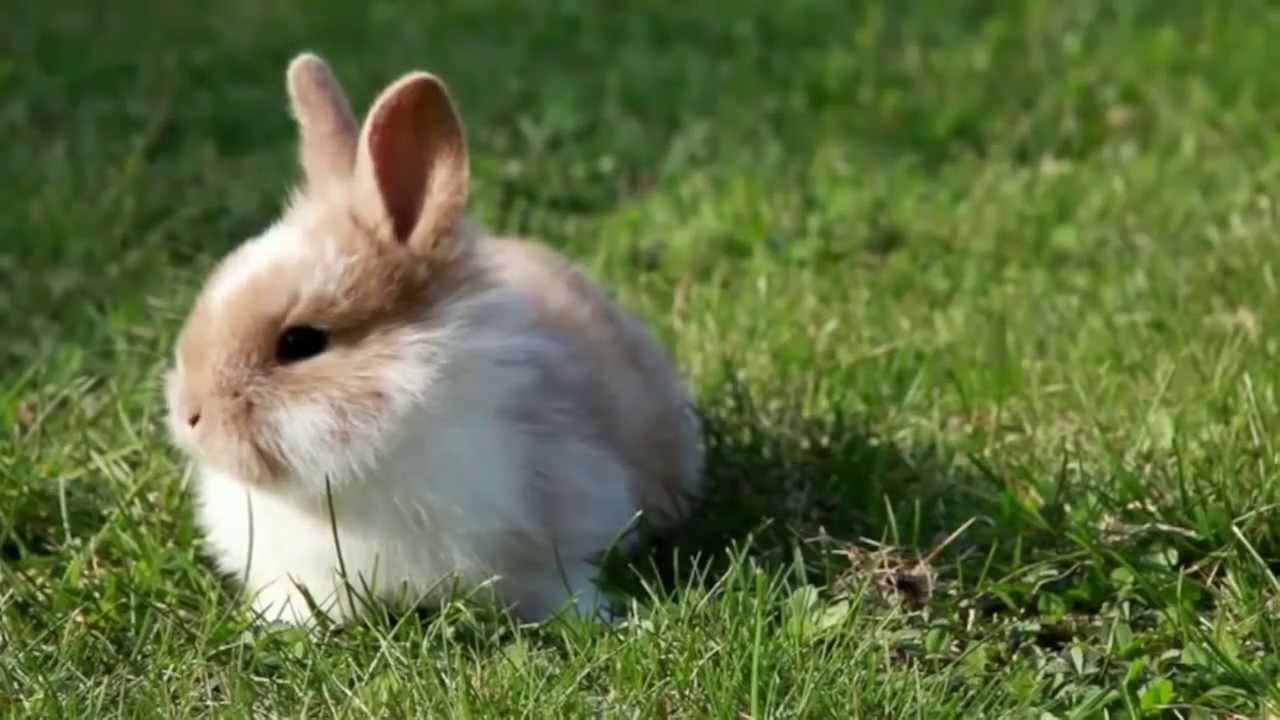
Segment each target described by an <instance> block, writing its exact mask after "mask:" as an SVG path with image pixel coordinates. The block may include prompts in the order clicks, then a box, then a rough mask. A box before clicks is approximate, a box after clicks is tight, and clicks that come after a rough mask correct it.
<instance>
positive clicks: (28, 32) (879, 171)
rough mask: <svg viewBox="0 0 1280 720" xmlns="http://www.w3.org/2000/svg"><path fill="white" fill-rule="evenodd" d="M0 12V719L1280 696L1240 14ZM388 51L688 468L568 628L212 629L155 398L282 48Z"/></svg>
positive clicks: (1271, 416)
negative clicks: (653, 532) (607, 585)
mask: <svg viewBox="0 0 1280 720" xmlns="http://www.w3.org/2000/svg"><path fill="white" fill-rule="evenodd" d="M631 5H632V6H633V9H632V10H623V9H621V7H620V4H616V3H605V2H594V3H593V2H585V1H580V0H554V1H551V2H545V3H513V2H498V1H496V0H471V1H465V0H451V1H448V2H446V1H444V0H435V1H433V2H409V1H408V0H402V1H399V2H393V1H391V0H373V1H372V2H368V3H344V2H338V1H337V0H328V1H327V2H314V3H302V2H274V3H259V2H254V1H253V0H227V1H226V2H222V3H207V4H205V5H203V6H201V7H200V8H197V7H196V6H195V5H191V4H187V3H174V4H169V5H162V4H159V3H144V2H142V1H141V0H116V1H115V2H110V3H109V2H106V1H105V0H80V1H79V2H66V3H62V2H59V3H41V2H36V0H9V2H8V3H7V4H6V6H5V11H4V13H3V14H4V16H5V20H4V22H3V23H2V24H0V138H3V142H2V147H3V150H2V151H0V188H3V190H2V191H0V337H3V338H4V341H3V342H0V647H2V648H3V649H2V651H0V713H3V714H4V715H5V716H12V717H32V718H52V717H110V716H128V717H166V718H169V717H187V716H208V715H217V716H229V717H236V716H248V715H252V716H255V717H330V716H333V717H365V716H374V717H405V716H419V717H508V716H510V717H517V716H521V717H523V716H528V717H554V718H565V717H636V718H649V717H681V718H683V717H688V718H693V717H699V718H700V717H725V718H739V717H752V718H765V717H811V718H827V717H854V718H961V717H963V718H970V717H973V718H977V717H985V718H1027V719H1028V720H1044V719H1047V718H1121V717H1126V718H1128V717H1133V718H1136V717H1168V718H1234V717H1239V718H1263V717H1269V716H1270V717H1274V716H1275V715H1269V714H1268V713H1280V622H1277V618H1278V617H1280V580H1277V573H1280V447H1278V446H1277V442H1276V440H1277V434H1276V433H1277V430H1278V429H1280V374H1278V373H1277V368H1278V367H1280V315H1277V312H1278V311H1280V279H1278V276H1280V268H1278V267H1277V265H1278V264H1280V262H1278V261H1280V208H1278V207H1277V203H1280V132H1277V129H1278V128H1280V73H1278V72H1277V71H1276V69H1277V68H1278V67H1280V43H1276V42H1275V38H1276V37H1278V36H1280V6H1276V5H1275V4H1273V3H1270V2H1264V0H1230V1H1229V2H1226V1H1224V2H1199V1H1196V0H1128V1H1127V2H1123V3H1117V2H1109V1H1108V0H1072V1H1071V2H1052V1H1050V0H1041V1H1036V0H1026V1H1024V2H1015V1H1013V0H1010V1H1009V2H998V1H996V0H919V1H917V2H900V1H897V0H869V1H866V2H854V1H853V0H846V1H845V2H839V1H834V0H826V1H819V0H794V1H792V2H786V3H774V2H767V1H766V0H735V1H734V2H730V1H729V0H715V1H712V2H703V3H697V2H679V3H678V2H667V1H665V0H663V1H659V0H653V1H651V2H648V3H632V4H631ZM301 49H313V50H316V51H319V52H321V53H323V54H325V55H326V56H327V57H328V58H329V59H330V60H331V62H332V63H333V65H334V68H335V70H336V71H337V73H338V74H339V76H340V77H341V78H342V79H343V81H344V82H345V83H346V84H347V86H348V88H349V90H350V91H351V93H352V97H353V101H354V102H355V104H356V105H357V106H358V107H360V108H364V107H365V106H367V104H368V103H369V101H370V100H371V99H372V97H373V94H374V93H375V92H376V91H377V90H378V89H379V88H381V87H382V85H383V84H385V83H386V82H387V81H389V80H390V79H392V78H393V77H395V76H397V75H398V74H399V73H401V72H403V71H405V70H408V69H411V68H424V69H429V70H432V71H434V72H436V73H438V74H440V75H441V76H443V77H444V78H445V79H446V81H447V82H448V83H449V85H450V87H451V88H452V90H453V93H454V95H455V97H456V99H457V101H458V103H459V105H460V107H461V111H462V113H463V116H464V118H465V120H466V122H467V125H468V133H469V139H470V143H471V147H472V153H473V160H474V168H473V177H474V194H473V200H474V201H473V208H472V209H473V212H474V215H475V216H476V217H477V218H479V219H481V220H483V221H484V222H486V223H488V224H489V225H490V226H492V227H494V228H497V229H499V230H502V231H506V232H519V233H524V234H529V235H534V236H537V237H540V238H542V239H544V240H546V241H547V242H549V243H551V244H553V245H554V246H555V247H557V248H560V249H562V250H563V251H564V252H566V253H567V254H569V255H570V256H572V257H573V258H575V259H577V260H579V261H580V262H581V263H583V264H584V265H585V266H586V267H588V268H589V269H590V270H591V271H592V272H593V273H595V274H596V275H597V276H598V277H599V278H601V279H602V280H603V281H605V282H606V283H607V284H608V286H609V287H610V288H611V289H612V290H613V292H614V293H615V294H616V296H617V297H618V298H619V299H620V300H622V301H623V302H625V303H626V304H627V305H628V306H630V307H631V308H633V309H634V310H635V311H636V312H637V313H638V314H640V315H641V316H642V317H644V318H645V319H646V320H648V321H649V322H650V323H651V324H652V325H653V326H654V327H655V328H656V329H657V331H658V332H659V334H660V335H661V337H662V338H663V340H664V341H666V342H667V343H668V345H669V347H670V348H671V350H672V352H673V353H674V355H675V356H676V358H678V360H679V364H680V366H681V368H682V369H683V371H684V373H685V374H686V376H687V377H688V378H689V380H690V382H691V384H692V386H693V387H694V389H695V394H696V397H697V402H698V405H699V406H700V408H701V411H702V413H703V414H704V415H705V416H706V418H707V424H708V439H709V453H710V454H709V468H708V472H709V476H710V481H711V483H712V488H713V490H712V492H711V493H710V495H709V497H708V498H707V499H706V501H705V503H704V504H703V506H702V507H701V508H700V510H699V511H698V514H697V516H696V517H695V518H694V519H693V521H692V522H690V523H689V525H688V527H687V528H685V529H684V530H683V531H682V532H680V533H678V534H677V535H676V536H674V537H672V538H668V539H666V540H664V541H663V542H660V543H657V544H655V545H654V546H653V547H651V548H648V549H646V551H645V552H644V553H642V554H641V555H640V556H639V557H638V558H636V559H635V561H634V562H633V563H632V564H631V565H630V566H620V567H615V568H613V569H612V571H611V587H612V588H613V590H614V591H615V592H616V594H617V596H618V597H619V598H620V602H626V603H629V604H630V605H631V607H632V612H631V614H630V616H629V619H628V620H627V621H625V622H623V623H620V624H618V625H616V626H612V627H609V626H604V625H598V624H590V623H583V622H574V621H570V620H567V619H565V620H554V621H551V622H549V623H546V624H544V625H541V626H536V627H527V626H518V625H517V624H516V623H515V622H514V621H513V620H512V619H511V618H510V617H507V616H504V615H499V614H495V613H493V612H490V611H487V610H485V609H483V608H482V607H479V606H476V605H474V604H470V603H467V602H465V601H464V600H459V601H458V602H456V603H453V604H451V605H450V606H449V607H448V608H447V609H446V610H445V611H444V612H442V613H439V614H435V613H433V614H425V613H424V614H420V615H411V616H407V617H399V618H391V617H380V618H376V619H372V620H370V621H368V622H367V623H363V624H360V625H358V626H354V627H350V628H346V629H343V630H330V631H323V632H317V633H315V634H313V635H308V634H306V633H304V632H302V631H299V630H290V629H280V628H270V629H268V628H261V627H256V626H254V625H253V624H252V623H251V622H250V615H249V613H248V612H247V611H246V610H245V608H244V607H243V606H242V605H241V604H240V602H239V601H238V598H237V596H236V594H235V592H234V589H233V588H232V587H231V586H230V585H229V584H227V583H226V582H225V581H224V580H223V579H222V578H220V577H219V576H218V575H216V574H215V573H214V572H213V571H212V570H211V567H210V565H209V563H208V562H207V560H206V558H205V557H204V556H203V555H202V554H201V549H200V543H199V538H198V536H197V535H196V534H195V532H194V530H193V527H192V522H191V507H190V500H189V498H188V496H187V495H186V492H185V490H184V483H185V480H186V475H185V472H186V471H185V469H184V467H183V464H182V462H181V460H180V459H179V457H178V456H177V454H176V453H175V452H174V451H172V450H171V449H170V448H169V445H168V443H167V441H166V438H165V434H164V431H163V425H162V422H161V419H162V415H163V402H162V398H161V393H160V383H159V376H160V373H161V372H162V371H163V369H164V368H165V366H166V364H167V363H168V361H169V353H170V348H171V343H172V341H173V337H174V334H175V332H176V330H177V326H178V323H179V322H180V321H181V319H182V316H183V315H184V313H185V310H186V305H187V303H188V302H189V301H190V299H191V297H192V296H193V294H194V292H195V291H196V289H197V287H198V284H199V282H200V279H201V278H202V277H203V274H204V273H205V271H206V270H207V269H208V268H209V266H210V264H211V263H212V262H213V261H214V260H215V259H216V258H217V257H218V256H219V255H220V254H222V253H224V252H225V251H227V250H228V249H229V248H231V247H233V246H234V245H235V244H236V243H237V242H239V241H240V240H242V239H244V238H246V237H248V236H249V235H251V234H253V233H254V232H256V231H257V230H258V229H260V228H261V227H262V226H263V225H264V224H265V223H266V222H268V221H270V220H271V219H272V217H273V216H274V214H275V213H276V212H277V211H278V210H279V208H280V206H281V203H282V201H283V199H284V197H285V193H286V191H287V189H288V185H289V183H290V182H291V181H292V179H293V178H294V177H295V158H294V146H293V142H294V130H293V125H292V122H291V120H290V118H289V116H288V114H287V104H286V102H285V96H284V88H283V72H284V67H285V64H286V63H287V61H288V60H289V58H290V57H291V56H292V55H293V54H294V53H295V52H296V51H298V50H301Z"/></svg>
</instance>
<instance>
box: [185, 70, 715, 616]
mask: <svg viewBox="0 0 1280 720" xmlns="http://www.w3.org/2000/svg"><path fill="white" fill-rule="evenodd" d="M290 89H291V93H292V97H293V99H294V105H295V112H297V113H298V115H299V122H300V124H301V126H302V129H303V164H304V167H305V168H306V170H307V172H308V185H307V188H306V189H305V191H304V192H301V193H299V194H298V195H297V196H296V197H295V201H294V203H293V204H292V206H291V208H290V210H289V211H288V212H287V213H286V214H285V216H284V218H282V220H281V221H280V222H279V223H277V224H276V225H275V226H273V227H272V228H271V229H269V230H268V231H267V232H266V233H264V234H263V235H262V236H260V237H259V238H256V239H254V240H252V241H250V242H249V243H246V244H245V245H243V246H242V247H241V248H239V249H238V250H237V251H235V252H234V253H232V255H230V256H229V257H228V258H227V259H226V260H225V261H224V262H223V264H222V265H221V266H220V267H219V268H218V270H217V271H215V273H214V275H213V276H212V277H211V279H210V282H209V284H208V286H207V287H206V289H205V291H204V293H203V294H202V296H201V299H200V300H199V301H198V302H197V305H196V307H195V308H194V309H193V311H192V317H191V318H190V319H189V321H188V324H187V326H186V327H185V328H184V331H183V337H182V338H181V340H180V348H179V352H178V362H177V366H176V368H175V370H174V372H173V374H172V376H171V378H170V381H169V386H168V394H169V405H170V421H171V425H172V427H173V432H174V435H175V438H176V440H177V442H178V444H179V445H180V446H181V447H183V448H184V449H185V450H187V451H188V452H189V453H190V454H191V455H192V456H193V457H194V458H195V459H196V460H197V462H198V464H199V465H200V469H199V472H198V474H197V489H196V500H197V503H196V505H197V520H198V522H199V525H200V527H201V528H202V530H203V531H204V533H205V536H206V541H207V544H208V547H209V549H210V550H211V553H212V554H213V555H214V557H215V558H216V560H217V562H218V564H219V566H220V567H221V568H222V569H223V570H224V571H226V572H227V573H228V574H231V575H234V576H237V577H242V578H244V579H245V580H246V584H247V588H246V589H247V590H248V591H249V592H250V593H252V594H253V596H254V604H255V607H256V608H258V609H259V610H261V611H262V612H263V613H264V614H265V615H266V616H267V617H268V618H282V619H286V620H288V619H293V620H305V619H306V618H308V617H309V616H310V609H309V606H308V604H307V603H306V602H304V599H303V593H302V590H301V589H300V588H301V587H305V589H306V592H307V594H309V595H310V596H311V597H312V599H313V600H314V601H316V602H317V603H318V604H319V605H320V606H321V607H322V608H325V609H326V610H329V611H331V612H332V611H336V613H337V614H338V615H340V616H350V615H351V614H352V612H353V608H351V607H350V605H349V603H348V598H349V597H352V596H357V597H358V596H363V595H364V594H365V593H366V592H371V593H372V594H373V595H375V596H379V597H381V598H383V599H387V600H409V601H413V602H417V601H420V600H422V599H424V598H425V597H427V596H430V595H431V594H432V592H433V591H436V590H448V589H449V587H450V585H449V584H450V583H451V581H457V582H458V583H459V584H460V586H461V588H462V589H463V590H469V589H473V588H476V587H478V586H481V585H485V584H487V583H489V581H491V580H492V581H493V583H492V584H493V588H494V589H495V590H496V591H497V597H498V599H499V600H500V601H502V602H505V603H511V604H514V605H515V606H516V608H517V610H518V612H519V613H520V614H521V615H522V616H524V617H527V618H533V619H537V618H541V617H545V616H546V615H547V614H549V613H551V612H553V611H555V610H556V609H558V608H559V607H560V606H562V605H563V604H565V603H566V602H567V601H568V602H572V603H575V604H576V605H577V607H579V608H580V609H584V610H589V609H592V608H595V607H596V606H597V604H598V595H597V591H596V589H595V587H594V586H593V580H594V579H595V576H596V574H597V567H596V564H595V562H596V561H597V560H598V559H599V556H600V554H601V553H602V552H603V551H605V550H607V549H608V548H609V547H610V546H611V545H612V544H613V543H614V542H615V541H616V540H618V539H619V538H620V537H622V535H623V533H624V531H626V530H627V529H628V527H629V526H630V525H631V524H632V522H633V521H634V519H635V516H636V515H637V513H643V514H645V515H646V516H647V517H648V518H651V519H652V520H654V521H656V522H657V524H658V525H662V524H666V523H669V522H671V521H673V520H675V519H677V518H679V517H680V516H681V514H682V511H683V501H684V500H685V499H686V498H687V497H688V496H690V495H693V494H696V492H697V490H698V482H699V478H700V464H701V455H700V449H699V431H698V427H697V424H696V422H695V421H694V419H693V416H692V414H691V413H690V412H689V411H688V399H687V395H686V392H685V390H684V388H683V386H682V385H681V383H680V382H679V380H678V378H677V376H676V374H675V372H674V371H673V369H672V368H671V367H670V364H669V363H668V361H667V359H666V357H665V356H664V354H663V353H662V351H661V350H660V349H659V347H658V345H657V344H656V343H655V342H654V341H653V339H652V338H651V336H650V335H649V334H648V333H647V332H646V331H645V330H644V328H642V327H641V326H640V325H639V324H638V323H637V322H636V321H635V320H634V319H633V318H632V317H630V316H629V315H627V314H626V313H625V312H624V311H622V310H621V309H620V308H619V307H617V306H616V305H615V304H614V303H612V302H611V301H610V300H609V299H608V298H607V297H606V295H605V294H604V293H603V292H602V291H601V290H600V289H599V288H598V287H597V286H595V285H594V284H593V283H592V282H591V281H590V280H588V279H587V278H586V277H585V276H584V275H583V274H581V273H580V272H579V271H577V270H576V269H574V268H572V267H571V266H570V265H569V264H568V263H567V262H566V261H565V260H563V259H562V258H561V257H560V256H559V255H557V254H555V253H554V252H553V251H551V250H549V249H547V248H545V247H544V246H541V245H537V244H534V243H530V242H525V241H518V240H510V239H500V238H494V237H490V236H488V235H487V234H486V233H485V232H484V231H483V230H481V229H479V228H477V227H474V226H472V225H470V224H468V223H466V222H465V221H463V220H462V219H461V209H462V202H461V196H462V194H463V193H464V192H465V152H464V148H463V146H462V144H461V138H460V134H457V133H458V131H457V129H456V127H451V126H450V118H452V117H453V115H452V108H451V106H450V105H448V100H447V95H445V94H444V92H443V88H442V86H440V85H439V84H438V81H436V80H434V78H431V77H430V76H426V75H424V74H414V75H410V76H407V77H406V78H405V79H402V80H401V81H400V82H399V83H397V84H395V85H393V86H392V87H391V88H389V89H388V90H387V91H386V92H384V94H383V96H382V97H381V98H380V99H379V101H378V103H376V104H375V107H374V109H373V110H371V111H370V119H369V120H368V121H367V122H366V125H365V130H364V131H363V132H362V133H360V135H359V137H358V139H357V138H356V137H355V136H354V133H353V130H352V128H353V121H349V120H348V119H347V118H345V117H344V116H343V114H342V112H341V111H342V110H343V109H344V108H345V100H342V99H341V97H340V95H339V94H338V91H337V90H336V83H334V82H333V81H332V78H331V76H330V75H329V74H328V71H327V68H325V67H324V66H323V64H321V63H320V61H319V60H318V59H315V58H310V57H306V56H304V57H303V58H301V59H300V60H298V61H295V63H294V65H293V66H292V67H291V70H290ZM442 105H443V106H442ZM348 112H349V111H348ZM415 133H418V134H425V135H427V137H426V138H422V137H417V135H415ZM406 134H407V137H400V136H401V135H406ZM357 141H358V143H359V148H358V149H357V148H356V147H355V145H356V143H357ZM415 153H420V154H421V155H422V156H423V157H422V160H421V162H422V165H423V169H421V170H420V171H419V170H416V169H415V167H416V166H415V164H413V163H409V162H406V161H405V158H406V157H410V158H413V159H416V158H417V157H418V156H417V155H415ZM459 157H461V160H460V159H459ZM415 173H418V174H420V175H422V177H416V176H415ZM405 187H407V188H408V189H407V190H405V189H404V188H405ZM402 195H403V196H404V197H401V196H402ZM419 196H421V197H419ZM335 534H336V539H335ZM339 549H340V551H341V557H339ZM342 568H345V570H346V574H347V578H346V581H347V582H348V583H349V584H350V586H351V593H350V594H349V593H348V591H347V588H346V587H345V586H344V585H343V579H342V577H341V575H340V570H341V569H342ZM354 611H355V612H358V611H359V606H358V601H357V607H356V608H355V609H354Z"/></svg>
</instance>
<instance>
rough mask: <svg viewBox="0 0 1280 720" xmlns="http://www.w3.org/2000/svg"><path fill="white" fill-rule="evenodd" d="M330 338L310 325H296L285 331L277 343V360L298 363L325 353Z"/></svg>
mask: <svg viewBox="0 0 1280 720" xmlns="http://www.w3.org/2000/svg"><path fill="white" fill-rule="evenodd" d="M328 344H329V336H328V335H326V334H325V332H324V331H323V330H320V329H319V328H313V327H311V326H310V325H295V326H293V327H288V328H285V329H284V332H282V333H280V339H279V340H277V341H276V360H279V361H280V362H282V363H286V364H287V363H291V362H297V361H299V360H306V359H307V358H309V357H315V356H316V355H319V354H320V353H322V352H324V349H325V347H326V346H327V345H328Z"/></svg>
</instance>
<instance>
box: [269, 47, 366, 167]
mask: <svg viewBox="0 0 1280 720" xmlns="http://www.w3.org/2000/svg"><path fill="white" fill-rule="evenodd" d="M286 76H287V81H288V82H287V84H288V87H289V103H290V105H291V106H292V109H293V116H294V118H295V119H296V120H297V122H298V131H299V134H300V135H301V138H300V141H299V155H300V156H301V157H300V159H301V162H302V171H303V174H304V175H305V176H306V179H307V184H308V185H309V186H312V187H314V186H316V185H321V184H324V183H328V182H331V181H334V180H346V179H348V178H350V177H351V173H352V170H353V168H354V167H355V161H356V142H357V140H358V138H359V129H358V128H357V127H356V119H355V116H354V115H352V113H351V105H350V103H348V102H347V96H346V93H344V92H343V91H342V85H340V84H339V83H338V80H337V78H335V77H334V75H333V72H332V71H331V70H330V69H329V65H328V64H327V63H326V62H325V61H324V60H322V59H320V57H319V56H317V55H313V54H311V53H302V54H301V55H298V56H297V57H295V58H294V59H293V61H292V62H290V63H289V70H288V72H287V73H286Z"/></svg>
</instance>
